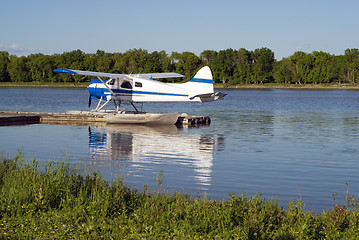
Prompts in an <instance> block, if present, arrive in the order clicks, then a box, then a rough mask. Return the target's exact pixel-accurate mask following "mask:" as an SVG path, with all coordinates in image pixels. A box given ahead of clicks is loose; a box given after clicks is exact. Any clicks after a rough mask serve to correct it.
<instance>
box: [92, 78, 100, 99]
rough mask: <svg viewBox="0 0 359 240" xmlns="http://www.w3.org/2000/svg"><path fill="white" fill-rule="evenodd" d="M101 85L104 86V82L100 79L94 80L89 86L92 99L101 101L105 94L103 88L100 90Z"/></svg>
mask: <svg viewBox="0 0 359 240" xmlns="http://www.w3.org/2000/svg"><path fill="white" fill-rule="evenodd" d="M99 84H102V82H101V81H100V80H99V79H94V80H92V81H91V82H90V84H89V86H88V90H89V93H90V96H91V98H92V99H99V98H100V97H101V95H102V94H103V88H99V87H98V85H99Z"/></svg>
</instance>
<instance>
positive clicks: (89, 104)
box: [89, 94, 91, 107]
mask: <svg viewBox="0 0 359 240" xmlns="http://www.w3.org/2000/svg"><path fill="white" fill-rule="evenodd" d="M89 107H91V94H90V95H89Z"/></svg>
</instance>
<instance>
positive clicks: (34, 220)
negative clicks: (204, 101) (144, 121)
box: [0, 154, 359, 239]
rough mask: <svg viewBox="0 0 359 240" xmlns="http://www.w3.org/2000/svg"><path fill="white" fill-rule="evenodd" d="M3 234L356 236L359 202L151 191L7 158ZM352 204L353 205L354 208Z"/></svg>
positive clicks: (1, 191)
mask: <svg viewBox="0 0 359 240" xmlns="http://www.w3.org/2000/svg"><path fill="white" fill-rule="evenodd" d="M0 158H1V159H0V239H357V238H358V237H359V205H358V203H357V201H356V200H355V199H354V197H353V196H350V195H349V193H348V196H347V198H346V201H345V203H344V205H343V206H339V205H335V206H334V207H333V209H331V210H330V211H328V212H323V213H322V214H319V215H317V214H314V213H312V212H307V211H304V210H303V207H302V202H300V201H292V202H290V203H289V204H288V209H283V208H281V207H280V206H278V205H277V203H276V202H273V201H266V200H265V199H263V198H262V197H261V196H260V194H257V195H256V196H253V197H248V196H246V194H243V193H242V194H241V195H240V196H237V195H235V194H231V195H230V199H229V200H226V201H224V200H223V201H213V200H207V199H206V197H205V196H204V197H202V198H201V197H199V196H197V197H193V196H191V195H188V194H181V193H178V192H174V193H171V192H168V191H166V190H162V189H161V184H162V180H163V172H160V173H159V174H158V176H157V181H158V182H157V184H158V186H157V190H156V191H154V192H150V191H149V190H148V189H147V187H146V186H144V187H143V188H142V189H141V190H137V189H136V188H132V187H130V186H127V185H126V184H125V183H124V182H123V181H122V180H121V179H118V180H117V181H113V182H111V183H108V182H106V181H104V180H103V179H102V177H101V176H100V175H99V174H98V173H92V174H88V175H86V176H81V175H79V174H78V172H77V171H76V170H72V169H70V168H69V166H68V165H67V164H65V163H50V162H48V163H47V164H46V165H45V166H39V165H38V164H37V163H36V162H32V163H30V164H24V162H23V159H22V156H21V154H18V155H17V156H15V157H14V158H13V159H8V158H5V157H3V156H2V157H0ZM349 207H350V210H349Z"/></svg>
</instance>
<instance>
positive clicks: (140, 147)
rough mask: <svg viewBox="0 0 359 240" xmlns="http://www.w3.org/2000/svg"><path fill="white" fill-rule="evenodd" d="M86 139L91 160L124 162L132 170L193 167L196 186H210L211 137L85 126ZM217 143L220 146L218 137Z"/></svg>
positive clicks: (168, 129)
mask: <svg viewBox="0 0 359 240" xmlns="http://www.w3.org/2000/svg"><path fill="white" fill-rule="evenodd" d="M89 136H90V140H89V141H90V142H89V147H90V152H91V155H92V157H93V159H96V160H99V161H101V160H120V161H128V162H131V163H129V164H130V165H131V166H134V167H136V164H143V163H145V164H146V163H160V164H170V165H176V164H180V165H185V166H193V167H194V171H195V173H196V174H195V178H196V179H198V180H199V184H201V185H210V182H211V173H212V165H213V150H214V145H215V144H216V141H215V139H214V138H213V137H210V136H202V135H201V134H189V133H186V134H184V133H181V132H178V130H177V128H176V127H175V126H172V125H169V126H167V125H165V126H140V125H139V126H137V125H136V126H133V125H132V126H128V125H106V126H104V127H89ZM218 140H219V142H221V143H219V144H223V139H222V138H218ZM99 164H101V165H102V164H105V161H101V163H100V162H99ZM139 166H140V165H139Z"/></svg>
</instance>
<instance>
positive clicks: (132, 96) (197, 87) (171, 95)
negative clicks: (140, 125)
mask: <svg viewBox="0 0 359 240" xmlns="http://www.w3.org/2000/svg"><path fill="white" fill-rule="evenodd" d="M54 72H55V73H67V74H74V75H85V76H95V77H97V79H94V80H92V81H91V82H90V84H89V86H88V90H89V93H90V97H89V106H90V104H91V99H99V102H98V105H97V107H96V109H94V111H100V110H101V109H102V108H103V107H104V106H105V105H106V104H108V103H109V102H111V101H113V102H114V104H115V106H116V112H118V111H119V110H120V106H121V103H122V102H129V103H131V104H132V106H133V107H134V108H135V109H136V111H137V108H136V107H135V105H134V104H133V103H143V102H211V101H215V100H217V99H222V98H223V97H224V96H225V95H226V94H223V93H219V92H214V88H213V79H212V73H211V70H210V68H209V67H207V66H205V67H202V68H201V69H200V70H199V71H198V72H197V73H196V75H195V76H194V77H193V78H192V79H191V80H190V81H188V82H185V83H163V82H160V81H156V80H154V79H160V78H174V77H184V76H183V75H181V74H178V73H145V74H136V75H132V74H130V75H128V74H114V73H102V72H90V71H81V70H71V69H55V70H54ZM103 78H106V79H103ZM103 101H104V103H102V102H103Z"/></svg>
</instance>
